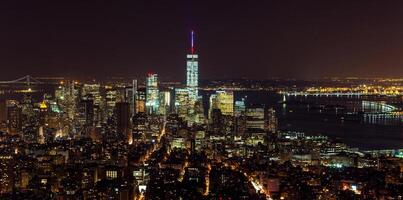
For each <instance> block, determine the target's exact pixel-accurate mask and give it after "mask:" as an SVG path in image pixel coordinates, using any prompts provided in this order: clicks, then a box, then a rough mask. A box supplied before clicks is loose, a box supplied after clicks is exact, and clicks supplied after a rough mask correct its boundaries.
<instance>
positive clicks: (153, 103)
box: [146, 73, 159, 114]
mask: <svg viewBox="0 0 403 200" xmlns="http://www.w3.org/2000/svg"><path fill="white" fill-rule="evenodd" d="M158 108H159V89H158V75H157V74H153V73H149V74H148V75H147V79H146V109H147V113H148V114H156V113H157V111H158Z"/></svg>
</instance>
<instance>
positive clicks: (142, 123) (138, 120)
mask: <svg viewBox="0 0 403 200" xmlns="http://www.w3.org/2000/svg"><path fill="white" fill-rule="evenodd" d="M132 122H133V126H132V136H133V140H134V141H141V139H142V138H144V137H145V133H146V131H147V127H148V119H147V115H146V114H145V113H144V112H138V113H136V114H135V115H134V116H133V118H132Z"/></svg>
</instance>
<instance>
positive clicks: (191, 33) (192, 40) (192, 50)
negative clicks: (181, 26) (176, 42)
mask: <svg viewBox="0 0 403 200" xmlns="http://www.w3.org/2000/svg"><path fill="white" fill-rule="evenodd" d="M190 42H191V53H192V54H194V52H195V49H194V31H193V30H192V31H191V32H190Z"/></svg>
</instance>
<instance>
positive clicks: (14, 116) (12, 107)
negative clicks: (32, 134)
mask: <svg viewBox="0 0 403 200" xmlns="http://www.w3.org/2000/svg"><path fill="white" fill-rule="evenodd" d="M21 113H22V109H21V107H20V106H19V105H18V104H17V103H16V102H14V101H10V102H9V104H8V105H7V125H8V126H7V128H8V130H9V133H11V134H17V133H19V132H20V131H21V129H22V115H21Z"/></svg>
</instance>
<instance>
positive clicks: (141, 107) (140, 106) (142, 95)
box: [136, 87, 146, 113]
mask: <svg viewBox="0 0 403 200" xmlns="http://www.w3.org/2000/svg"><path fill="white" fill-rule="evenodd" d="M145 112H146V89H145V88H144V87H142V88H138V89H137V99H136V113H145Z"/></svg>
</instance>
